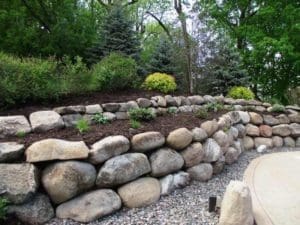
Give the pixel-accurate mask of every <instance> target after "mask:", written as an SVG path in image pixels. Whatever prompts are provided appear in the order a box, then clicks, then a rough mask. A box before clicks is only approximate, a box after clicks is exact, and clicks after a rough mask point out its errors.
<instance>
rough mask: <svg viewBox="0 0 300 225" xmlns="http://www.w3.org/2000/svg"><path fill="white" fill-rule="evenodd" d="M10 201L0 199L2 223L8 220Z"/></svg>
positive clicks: (0, 218)
mask: <svg viewBox="0 0 300 225" xmlns="http://www.w3.org/2000/svg"><path fill="white" fill-rule="evenodd" d="M8 203H9V202H8V200H7V199H6V198H3V197H0V221H1V220H4V219H6V214H7V205H8Z"/></svg>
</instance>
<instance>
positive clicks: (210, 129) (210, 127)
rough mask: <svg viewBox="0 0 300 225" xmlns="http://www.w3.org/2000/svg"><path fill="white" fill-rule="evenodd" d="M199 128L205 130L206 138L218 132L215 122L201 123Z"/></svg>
mask: <svg viewBox="0 0 300 225" xmlns="http://www.w3.org/2000/svg"><path fill="white" fill-rule="evenodd" d="M201 128H202V129H203V130H205V131H206V133H207V135H208V137H210V136H211V135H213V134H214V133H215V132H216V131H217V130H218V128H219V125H218V123H217V121H216V120H210V121H206V122H204V123H202V124H201Z"/></svg>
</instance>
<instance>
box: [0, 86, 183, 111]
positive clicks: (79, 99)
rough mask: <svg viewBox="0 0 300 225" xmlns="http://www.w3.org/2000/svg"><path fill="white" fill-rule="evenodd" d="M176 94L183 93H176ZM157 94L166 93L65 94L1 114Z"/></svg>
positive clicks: (132, 90)
mask: <svg viewBox="0 0 300 225" xmlns="http://www.w3.org/2000/svg"><path fill="white" fill-rule="evenodd" d="M174 94H175V95H182V94H180V93H174ZM156 95H165V94H161V93H159V92H155V91H145V90H134V89H131V90H124V91H113V92H93V93H87V94H84V95H77V96H76V95H72V96H65V97H63V98H61V99H60V100H59V101H56V102H53V101H50V102H28V103H26V104H23V105H18V107H14V108H11V109H3V110H1V109H0V116H8V115H25V116H29V114H30V113H32V112H35V111H39V110H49V109H52V108H54V107H58V106H69V105H90V104H103V103H109V102H126V101H132V100H136V99H137V98H151V97H153V96H156Z"/></svg>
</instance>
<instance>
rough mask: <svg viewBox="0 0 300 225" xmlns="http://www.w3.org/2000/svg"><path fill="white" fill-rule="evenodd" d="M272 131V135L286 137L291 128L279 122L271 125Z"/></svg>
mask: <svg viewBox="0 0 300 225" xmlns="http://www.w3.org/2000/svg"><path fill="white" fill-rule="evenodd" d="M272 132H273V134H274V135H278V136H281V137H286V136H289V135H290V134H291V129H290V126H289V125H288V124H280V125H277V126H274V127H272Z"/></svg>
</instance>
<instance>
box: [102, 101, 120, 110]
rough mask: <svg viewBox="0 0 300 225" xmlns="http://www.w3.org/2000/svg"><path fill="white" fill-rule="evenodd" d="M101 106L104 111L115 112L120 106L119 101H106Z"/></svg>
mask: <svg viewBox="0 0 300 225" xmlns="http://www.w3.org/2000/svg"><path fill="white" fill-rule="evenodd" d="M102 108H103V109H104V110H105V111H106V112H117V111H118V110H119V108H120V104H119V103H106V104H102Z"/></svg>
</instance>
